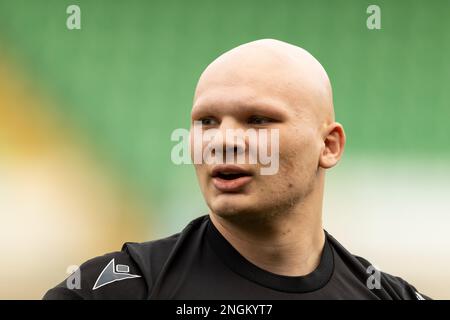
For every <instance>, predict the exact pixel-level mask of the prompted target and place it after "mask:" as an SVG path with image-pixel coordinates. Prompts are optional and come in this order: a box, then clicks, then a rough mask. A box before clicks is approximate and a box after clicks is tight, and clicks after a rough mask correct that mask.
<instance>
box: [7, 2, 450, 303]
mask: <svg viewBox="0 0 450 320" xmlns="http://www.w3.org/2000/svg"><path fill="white" fill-rule="evenodd" d="M71 4H76V5H78V6H79V7H80V8H81V30H68V29H67V28H66V19H67V17H68V16H69V15H68V14H67V13H66V8H67V7H68V6H69V5H71ZM370 4H376V5H378V6H380V8H381V26H382V29H381V30H369V29H368V28H367V27H366V20H367V18H368V16H369V14H367V13H366V9H367V7H368V6H369V5H370ZM260 38H276V39H279V40H283V41H287V42H290V43H292V44H295V45H299V46H301V47H303V48H305V49H306V50H308V51H309V52H311V53H312V54H313V55H314V56H315V57H316V58H317V59H318V60H319V61H320V62H321V63H322V64H323V66H324V67H325V69H326V70H327V72H328V73H329V76H330V78H331V81H332V84H333V90H334V99H335V109H336V116H337V120H338V121H339V122H341V123H342V124H343V125H344V127H345V130H346V134H347V138H348V142H347V146H346V155H345V157H344V159H343V160H342V164H341V165H340V166H339V167H337V168H336V169H333V170H332V171H331V172H330V174H329V178H328V181H329V184H328V185H327V193H326V195H325V198H326V201H325V210H324V211H325V217H326V219H325V221H326V222H327V224H326V227H327V229H328V231H330V232H331V233H332V234H334V235H335V236H336V237H337V238H338V239H340V240H341V241H342V242H343V244H344V245H347V246H348V247H349V249H350V250H351V251H355V253H357V254H360V255H363V256H366V257H367V258H368V259H369V260H374V261H373V262H375V263H376V262H377V261H381V262H378V264H379V265H380V267H381V269H383V270H385V271H388V272H391V273H394V274H398V275H400V276H402V277H404V278H406V279H407V280H408V281H410V282H412V283H413V284H414V285H416V286H417V287H418V289H419V290H422V291H423V292H424V293H426V294H428V295H431V296H434V297H437V298H439V297H443V298H450V290H449V289H448V288H447V287H448V286H447V284H449V280H450V278H449V276H448V275H446V270H447V269H448V267H450V257H449V254H450V251H449V244H450V240H449V237H450V236H447V235H446V233H447V228H446V227H447V226H448V225H449V223H450V219H449V217H448V214H450V208H449V205H448V203H447V201H446V197H448V194H449V192H450V180H449V179H448V178H449V177H450V173H449V165H450V148H449V142H448V141H449V137H450V128H449V124H448V122H449V119H450V89H449V83H450V63H449V61H448V57H450V2H449V1H448V0H442V1H438V0H435V1H418V0H416V1H414V0H410V1H407V0H402V1H376V2H372V1H361V0H341V1H325V0H321V1H300V0H296V1H256V0H252V1H236V0H232V1H211V0H209V1H181V0H180V1H174V0H169V1H167V0H164V1H136V0H134V1H92V0H91V1H65V0H54V1H50V0H45V1H44V0H41V1H24V0H14V1H13V0H0V85H3V90H2V89H0V193H2V192H3V196H2V195H1V194H0V210H1V211H0V219H2V221H3V223H2V226H1V227H0V229H1V228H3V229H8V230H10V232H9V233H6V232H3V237H4V239H3V240H4V242H3V244H2V246H3V247H0V250H1V251H5V252H9V253H11V254H16V255H17V256H22V258H21V259H22V260H17V259H12V260H11V261H10V265H8V264H7V266H9V267H11V268H12V267H14V268H16V267H17V265H18V264H23V263H26V262H27V261H28V260H27V259H31V258H29V257H28V253H27V250H29V249H30V247H29V241H32V240H34V241H35V246H36V247H42V245H43V244H39V239H41V238H40V236H42V234H44V233H45V235H46V237H48V238H46V239H47V240H46V242H45V246H46V248H47V249H45V250H44V249H42V248H41V249H40V250H41V251H42V252H41V251H39V250H38V252H41V255H40V256H41V257H46V259H44V258H41V259H40V261H41V262H40V264H41V267H42V268H44V269H45V270H53V272H52V273H51V274H49V275H48V278H46V279H45V282H42V283H36V284H33V285H32V286H33V288H30V282H29V281H28V280H27V281H28V282H26V283H25V282H24V284H23V286H22V287H20V288H19V289H17V290H16V291H11V290H13V289H11V287H10V286H9V285H8V284H9V283H11V282H13V281H14V282H15V283H17V281H18V280H17V279H19V278H20V277H19V275H17V277H16V278H17V279H16V278H14V276H8V277H4V278H0V281H1V282H0V297H4V298H7V297H19V298H39V297H40V295H41V294H42V293H43V290H44V289H46V288H49V287H50V286H53V285H54V284H55V281H56V282H57V281H60V280H62V279H63V278H64V276H65V274H64V272H65V267H66V266H67V265H69V264H79V263H81V262H82V260H83V259H87V258H89V257H91V256H92V255H98V254H101V253H104V250H110V251H111V250H118V249H119V248H120V247H118V246H119V244H120V243H122V242H124V241H128V240H132V239H129V238H128V237H127V236H130V235H133V236H135V238H136V240H139V241H143V240H146V239H152V238H157V237H162V236H165V235H168V234H169V233H174V232H177V231H179V230H180V229H181V228H182V227H183V226H184V225H185V224H186V223H187V222H188V221H189V220H190V219H192V218H194V217H196V216H198V215H201V214H205V213H207V208H206V206H205V205H204V203H203V200H202V197H201V195H200V192H199V189H198V187H197V185H196V180H195V175H194V171H193V168H192V167H190V166H175V165H174V164H172V162H171V160H170V151H171V148H172V147H173V145H174V144H173V142H171V141H170V134H171V133H172V131H173V130H174V129H176V128H180V127H183V128H188V126H189V114H190V108H191V102H192V96H193V90H194V87H195V84H196V81H197V79H198V77H199V75H200V73H201V72H202V70H203V69H204V68H205V67H206V66H207V65H208V64H209V63H210V62H211V61H212V60H213V59H214V58H216V57H217V56H218V55H220V54H221V53H223V52H225V51H227V50H229V49H231V48H233V47H235V46H237V45H239V44H242V43H245V42H249V41H252V40H256V39H260ZM6 88H8V89H6ZM12 92H14V95H13V94H12ZM68 146H69V147H68ZM67 149H70V152H68V151H67ZM30 150H31V151H30ZM42 150H45V153H44V151H42ZM49 150H50V151H49ZM43 154H44V155H48V154H51V155H52V156H51V157H48V156H44V157H43V156H42V155H43ZM62 154H63V155H64V156H61V155H62ZM80 155H82V156H80ZM80 157H81V158H82V159H83V160H80ZM48 158H51V159H52V160H48ZM55 158H56V160H55ZM86 158H88V159H89V160H85V159H86ZM36 159H40V161H36ZM42 159H46V160H45V161H47V162H45V161H43V160H42ZM68 159H69V160H68ZM74 159H76V161H75V160H74ZM27 160H28V161H27ZM23 163H26V165H23ZM36 163H39V166H37V165H36ZM42 163H44V164H43V165H42ZM55 163H56V164H55ZM67 163H70V164H71V165H69V166H68V165H67ZM80 163H82V164H80ZM61 164H64V165H63V166H62V168H61ZM23 166H25V167H26V168H27V169H28V171H27V170H24V167H23ZM42 166H44V167H45V168H46V169H45V170H44V171H43V174H42V176H39V177H40V178H39V179H38V178H33V179H31V181H29V179H28V178H27V177H28V175H27V176H26V177H25V178H24V177H23V175H21V174H20V173H23V172H31V173H34V172H36V171H38V170H42ZM54 168H59V169H58V170H60V172H62V175H59V176H58V177H59V179H54V180H57V181H58V183H60V184H57V185H58V188H54V189H57V190H66V189H64V188H67V190H71V191H73V190H74V188H75V190H77V192H75V193H76V194H81V195H80V196H79V197H77V198H76V199H75V200H74V199H73V198H71V197H70V195H71V193H70V192H69V191H68V192H64V194H65V196H66V197H67V198H68V199H66V200H65V202H63V203H62V204H58V205H59V206H57V207H56V208H57V209H55V208H53V209H51V210H50V209H48V208H47V206H48V204H47V203H45V204H43V200H42V199H54V198H55V197H56V196H52V193H51V192H49V193H47V196H48V198H42V197H41V196H36V193H35V192H34V190H42V187H41V183H42V179H44V180H48V181H50V182H49V183H48V185H50V186H51V188H50V189H51V190H53V189H52V188H53V187H52V186H54V185H55V184H54V182H53V181H54V180H52V178H51V174H50V175H49V174H48V173H53V172H55V170H56V169H54ZM78 170H79V171H80V172H81V173H82V174H81V175H82V176H83V177H84V176H86V178H85V179H84V178H83V179H82V180H81V181H78V180H77V179H79V177H80V174H73V172H78ZM15 172H17V174H15ZM68 172H70V173H71V174H72V175H74V176H72V175H71V176H70V177H71V178H67V174H68ZM99 172H101V174H100V173H99ZM18 176H19V177H20V179H22V180H20V179H19V178H17V177H18ZM61 177H62V178H61ZM27 179H28V180H27ZM15 181H25V182H21V183H24V184H25V185H26V186H28V187H29V188H28V189H26V188H25V190H28V193H24V194H22V192H23V190H24V188H23V187H22V184H20V183H18V184H17V183H15ZM67 181H69V182H67ZM98 181H101V182H98ZM67 184H69V186H67ZM12 185H14V186H16V188H15V189H14V188H12V187H11V186H12ZM73 185H76V187H73ZM91 185H96V186H98V185H100V187H98V188H97V189H96V188H91ZM33 186H34V187H33ZM61 186H62V187H61ZM111 186H114V187H111ZM111 189H113V191H111ZM8 190H16V191H14V193H12V192H11V191H9V192H8ZM105 190H108V191H105ZM52 192H53V191H52ZM100 194H101V196H100ZM29 197H34V198H33V199H35V198H36V199H38V200H35V202H31V203H35V204H36V205H37V206H39V205H43V206H44V209H42V211H40V212H42V213H41V214H43V215H46V214H48V215H49V218H48V220H45V219H42V217H38V218H36V217H35V216H36V215H37V213H36V211H35V210H33V209H24V208H22V207H21V206H22V204H21V205H20V206H19V209H17V208H18V206H17V202H21V201H24V202H27V200H28V199H29ZM2 199H3V205H2V204H1V203H2ZM17 199H21V201H19V200H17ZM39 199H41V202H39ZM86 199H89V200H86ZM5 203H6V204H7V205H6V204H5ZM73 203H75V204H73ZM80 203H81V205H80ZM87 204H88V205H87ZM30 206H31V208H35V206H34V205H30ZM92 206H94V207H95V208H97V209H96V210H97V211H95V210H93V211H92V213H89V214H87V213H86V212H87V211H86V210H87V209H86V208H90V209H89V210H91V208H92ZM109 206H112V207H113V208H114V210H111V211H109V210H110V209H111V208H110V207H109ZM73 208H76V209H73ZM117 208H120V210H117ZM52 210H53V211H52ZM100 211H101V215H104V216H107V217H112V218H111V224H110V225H108V226H106V227H105V226H103V227H100V224H99V225H95V221H94V222H93V220H92V219H93V218H92V215H95V214H100ZM17 212H18V213H17ZM49 212H52V213H51V214H50V213H49ZM13 213H14V214H13ZM21 214H22V215H24V216H21ZM91 214H92V215H91ZM83 215H84V216H83ZM73 216H77V217H78V220H77V221H78V222H77V224H76V226H78V228H79V229H83V230H90V229H89V228H92V230H91V231H83V232H90V233H88V235H89V236H90V237H91V238H89V239H94V240H92V241H90V242H89V243H90V245H91V246H90V247H88V249H86V250H84V251H81V250H80V252H78V253H76V254H75V253H73V255H70V254H68V253H67V250H69V249H68V247H69V248H72V249H70V250H74V249H73V247H77V246H82V245H81V244H80V241H81V240H80V238H81V237H83V233H76V232H75V231H74V232H73V235H72V236H73V240H72V241H71V242H67V243H65V242H64V243H65V245H64V246H61V241H67V238H66V237H68V236H67V234H65V232H64V231H61V229H60V228H62V227H61V225H60V224H56V225H53V224H51V222H52V221H55V220H54V219H55V217H59V219H61V221H63V222H64V221H66V220H69V221H70V219H72V217H73ZM130 216H133V219H134V220H133V221H134V222H132V223H131V222H129V220H130ZM33 217H34V218H35V219H36V220H37V222H36V223H37V224H33V227H31V226H30V229H29V230H28V231H26V230H25V231H23V230H22V231H23V233H20V235H19V233H16V232H13V231H11V230H15V229H14V228H23V226H24V224H25V225H26V224H27V223H26V221H29V219H33ZM79 217H83V218H79ZM42 220H44V221H42ZM94 220H95V219H94ZM46 221H47V222H46ZM46 223H47V225H46ZM124 223H128V226H127V228H128V233H125V232H122V230H123V224H124ZM12 226H14V227H12ZM36 228H37V229H40V230H45V231H42V234H41V233H35V232H36ZM55 228H56V229H59V231H58V233H56V231H55ZM68 228H72V227H71V226H70V225H69V226H68ZM79 229H78V230H79ZM111 230H115V231H114V232H112V231H111ZM80 232H81V231H80ZM102 233H104V234H105V235H107V236H102ZM24 234H25V235H26V236H25V237H24V236H23V235H24ZM58 235H59V236H58ZM108 237H109V238H108ZM99 238H102V239H111V241H106V240H105V243H99V244H98V245H94V244H92V243H93V242H95V239H97V240H98V239H99ZM18 241H22V245H21V247H20V248H22V249H20V250H19V249H18V248H16V249H15V250H13V249H14V248H15V246H19V245H18V244H17V242H18ZM58 243H59V246H58ZM11 248H13V249H11ZM70 250H69V251H70ZM74 251H76V250H74ZM17 252H20V253H19V254H17ZM48 258H51V259H53V260H54V261H55V260H56V261H59V265H58V266H57V267H58V268H59V269H58V270H55V269H56V266H54V263H53V265H52V261H51V260H48ZM33 261H35V260H33ZM418 261H420V264H418V265H416V264H417V263H418ZM3 267H6V266H3ZM24 272H25V273H26V272H28V271H27V270H26V269H24ZM47 273H48V272H47ZM30 278H31V275H30ZM30 281H31V280H30ZM24 287H26V288H28V289H27V290H24V289H23V288H24ZM14 290H15V289H14Z"/></svg>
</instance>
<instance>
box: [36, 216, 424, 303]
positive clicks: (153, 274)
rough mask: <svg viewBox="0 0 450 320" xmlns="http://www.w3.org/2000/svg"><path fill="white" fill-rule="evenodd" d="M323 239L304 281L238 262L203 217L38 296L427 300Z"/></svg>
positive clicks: (131, 246) (104, 259)
mask: <svg viewBox="0 0 450 320" xmlns="http://www.w3.org/2000/svg"><path fill="white" fill-rule="evenodd" d="M325 234H326V240H325V245H324V249H323V251H322V256H321V260H320V263H319V265H318V266H317V268H316V269H315V270H314V271H313V272H311V273H310V274H308V275H305V276H294V277H292V276H283V275H277V274H274V273H271V272H268V271H265V270H263V269H261V268H259V267H257V266H256V265H254V264H252V263H251V262H249V261H248V260H246V259H245V258H244V257H243V256H242V255H241V254H240V253H239V252H238V251H237V250H235V249H234V248H233V246H231V244H230V243H229V242H228V241H227V240H226V239H225V238H224V237H223V236H222V235H221V234H220V233H219V231H218V230H217V229H216V228H215V227H214V224H213V223H212V222H211V221H210V219H209V216H207V215H206V216H202V217H199V218H197V219H195V220H193V221H191V222H190V223H189V224H188V225H187V226H186V227H185V228H184V229H183V231H182V232H180V233H177V234H175V235H173V236H170V237H168V238H164V239H160V240H155V241H150V242H144V243H125V244H124V245H123V247H122V250H121V251H120V252H113V253H109V254H106V255H103V256H100V257H97V258H94V259H91V260H89V261H87V262H85V263H84V264H82V265H81V266H80V269H79V271H80V272H79V277H80V281H79V282H78V283H79V284H80V286H79V288H76V287H75V288H73V287H74V285H73V283H72V285H69V288H68V285H67V283H68V282H71V281H72V280H69V281H63V282H62V283H60V284H59V285H57V286H56V287H55V288H53V289H51V290H49V291H48V292H47V293H46V294H45V296H44V299H205V300H207V299H238V300H239V299H303V300H305V299H414V300H417V299H423V298H427V297H426V296H423V295H421V294H419V293H418V292H417V290H416V289H415V288H414V287H413V286H411V285H410V284H408V283H407V282H406V281H404V280H403V279H401V278H399V277H394V276H392V275H389V274H386V273H384V272H378V271H377V270H375V269H373V267H372V266H371V264H370V263H369V262H368V261H367V260H365V259H363V258H361V257H358V256H354V255H352V254H351V253H349V252H348V251H347V250H346V249H345V248H344V247H343V246H342V245H341V244H339V243H338V242H337V241H336V240H335V239H334V238H333V237H332V236H331V235H330V234H328V233H327V232H325Z"/></svg>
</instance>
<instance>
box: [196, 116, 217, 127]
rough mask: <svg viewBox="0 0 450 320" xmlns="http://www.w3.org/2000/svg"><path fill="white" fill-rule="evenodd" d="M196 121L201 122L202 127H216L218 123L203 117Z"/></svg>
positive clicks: (210, 118)
mask: <svg viewBox="0 0 450 320" xmlns="http://www.w3.org/2000/svg"><path fill="white" fill-rule="evenodd" d="M198 121H201V123H202V125H204V126H214V125H217V124H218V123H219V122H218V121H217V120H216V119H214V118H213V117H205V118H201V119H199V120H198Z"/></svg>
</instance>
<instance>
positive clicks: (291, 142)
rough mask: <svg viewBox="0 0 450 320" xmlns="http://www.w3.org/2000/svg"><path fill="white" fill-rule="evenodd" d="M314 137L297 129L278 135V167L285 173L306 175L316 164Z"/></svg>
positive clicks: (316, 153)
mask: <svg viewBox="0 0 450 320" xmlns="http://www.w3.org/2000/svg"><path fill="white" fill-rule="evenodd" d="M317 146H318V144H317V141H316V137H315V136H314V135H313V134H312V133H310V132H300V131H299V130H296V131H293V132H290V133H289V134H284V135H283V136H280V169H284V171H285V172H284V173H285V174H290V175H307V174H308V173H309V172H310V171H311V172H312V171H314V172H315V169H316V167H317V165H318V159H319V149H318V147H317Z"/></svg>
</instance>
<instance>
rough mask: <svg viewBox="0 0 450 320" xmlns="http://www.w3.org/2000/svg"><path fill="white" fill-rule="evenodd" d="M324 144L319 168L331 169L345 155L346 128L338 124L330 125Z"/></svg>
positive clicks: (326, 131) (325, 133)
mask: <svg viewBox="0 0 450 320" xmlns="http://www.w3.org/2000/svg"><path fill="white" fill-rule="evenodd" d="M323 143H324V148H323V149H322V152H321V153H320V158H319V166H321V167H322V168H324V169H329V168H332V167H334V166H335V165H336V164H337V163H338V161H339V160H340V159H341V157H342V154H343V153H344V146H345V132H344V127H343V126H342V125H341V124H340V123H337V122H333V123H331V124H330V125H328V127H327V128H326V130H325V132H324V138H323Z"/></svg>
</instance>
